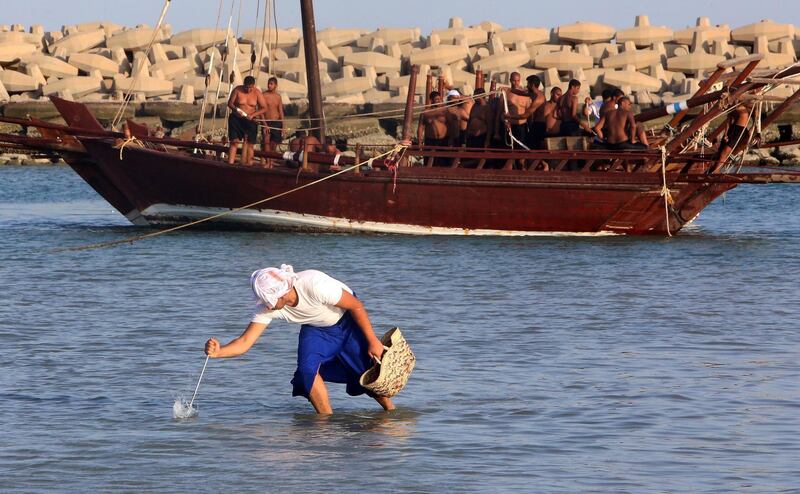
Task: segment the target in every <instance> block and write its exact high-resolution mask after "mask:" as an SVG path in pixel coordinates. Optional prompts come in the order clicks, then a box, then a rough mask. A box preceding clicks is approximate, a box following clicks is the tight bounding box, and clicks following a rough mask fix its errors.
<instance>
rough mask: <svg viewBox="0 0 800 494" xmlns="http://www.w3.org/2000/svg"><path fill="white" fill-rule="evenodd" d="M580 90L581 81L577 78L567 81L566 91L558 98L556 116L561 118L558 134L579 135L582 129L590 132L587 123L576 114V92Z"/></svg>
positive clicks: (581, 133) (590, 129)
mask: <svg viewBox="0 0 800 494" xmlns="http://www.w3.org/2000/svg"><path fill="white" fill-rule="evenodd" d="M580 91H581V82H580V81H578V80H577V79H572V80H571V81H569V86H568V88H567V92H566V93H564V94H563V95H562V96H561V99H559V100H558V106H557V107H556V118H558V119H559V120H561V125H560V128H559V132H558V134H559V135H561V136H567V137H569V136H581V135H583V132H582V130H583V131H586V132H588V133H591V132H592V128H591V127H589V124H587V123H586V122H582V121H581V117H580V116H579V115H578V93H579V92H580Z"/></svg>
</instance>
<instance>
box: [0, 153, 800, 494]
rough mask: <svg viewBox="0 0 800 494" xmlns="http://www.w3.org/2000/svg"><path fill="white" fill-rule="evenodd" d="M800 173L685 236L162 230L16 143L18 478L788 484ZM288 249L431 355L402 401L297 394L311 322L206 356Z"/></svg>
mask: <svg viewBox="0 0 800 494" xmlns="http://www.w3.org/2000/svg"><path fill="white" fill-rule="evenodd" d="M799 206H800V187H797V186H791V185H770V186H749V187H740V188H738V189H736V190H734V191H732V192H730V193H728V194H727V196H726V198H725V200H724V201H722V200H719V201H718V202H716V203H714V204H712V205H711V206H710V207H709V208H708V209H706V210H705V211H704V212H703V213H702V214H701V216H700V217H699V218H698V220H697V221H696V222H695V223H694V224H693V225H691V226H690V227H688V228H687V229H686V230H684V232H683V233H682V234H681V235H680V236H677V237H674V238H671V239H666V238H625V237H598V238H563V237H562V238H547V237H545V238H538V237H537V238H441V237H439V238H430V237H402V236H345V235H301V234H275V233H258V232H242V233H236V232H226V233H219V232H207V231H182V232H176V233H174V234H170V235H166V236H163V237H157V238H154V239H151V240H147V241H144V242H139V243H136V244H134V245H130V246H123V247H119V248H115V249H108V250H100V251H88V252H78V253H53V252H52V249H53V248H57V247H64V246H76V245H82V244H88V243H94V242H99V241H104V240H113V239H117V238H120V237H121V236H127V235H132V234H135V233H139V232H142V231H144V230H140V229H137V228H134V227H132V226H131V225H129V224H128V222H127V221H126V220H125V219H124V218H123V217H122V216H121V215H119V214H118V213H116V212H115V211H114V210H113V209H112V208H111V207H110V206H108V205H107V204H106V203H105V202H103V201H102V200H101V199H99V198H98V197H97V196H96V195H95V194H94V192H93V191H92V190H91V189H90V188H89V187H88V186H86V185H85V184H84V183H83V182H82V181H81V180H80V179H79V178H78V177H77V176H75V175H74V174H73V173H72V172H71V171H70V170H69V169H68V168H65V167H42V168H19V167H17V168H15V167H3V168H0V280H2V282H3V287H4V294H3V297H2V303H0V345H1V346H2V348H3V357H2V359H0V424H2V425H3V435H2V439H0V491H2V492H12V491H19V492H29V491H77V490H81V491H87V490H89V491H95V490H100V491H143V490H144V491H147V490H159V491H169V492H174V491H185V490H194V491H210V492H218V491H221V490H223V489H225V490H233V491H236V492H253V491H257V492H263V491H265V490H266V491H269V492H272V491H289V492H294V491H300V490H308V491H321V490H326V491H332V492H342V491H344V492H354V491H359V492H363V491H414V492H444V491H447V492H463V491H482V492H486V491H489V492H512V491H519V490H521V489H523V490H524V491H539V492H714V493H717V492H730V491H746V492H779V491H789V490H793V489H797V487H798V485H800V475H798V473H797V471H798V468H797V465H798V464H800V442H799V441H798V439H797V430H798V429H800V418H799V417H800V379H799V378H800V364H799V363H798V351H800V331H799V329H800V328H798V325H799V323H798V316H800V308H799V307H800V295H798V289H799V288H800V283H798V281H800V215H798V214H797V211H798V207H799ZM282 262H287V263H290V264H293V265H294V266H295V268H296V269H304V268H312V267H313V268H317V269H321V270H324V271H327V272H328V273H330V274H331V275H333V276H335V277H337V278H339V279H342V280H343V281H345V282H346V283H348V284H349V285H350V286H351V287H353V288H355V289H356V290H357V291H358V293H359V295H360V296H362V297H363V298H364V299H365V300H366V303H367V307H368V309H369V311H370V314H371V317H372V319H373V322H374V323H375V326H376V328H379V329H380V330H385V329H388V328H389V327H391V326H392V325H398V326H400V327H401V328H402V329H403V331H404V333H405V334H406V336H407V338H408V339H409V341H410V342H411V344H412V346H413V348H414V351H415V353H416V354H417V358H418V362H417V367H416V369H415V371H414V374H413V375H412V377H411V380H410V382H409V386H408V387H407V388H406V390H404V391H403V393H401V395H399V396H398V397H397V399H396V400H395V401H396V403H397V405H398V410H396V411H394V412H392V413H384V412H382V411H379V410H378V408H377V405H376V404H375V403H374V402H372V401H371V400H370V399H368V398H364V397H360V398H350V397H347V396H346V395H345V393H344V390H343V388H342V387H341V386H339V385H332V386H331V395H332V401H333V406H334V408H335V409H336V414H335V415H334V416H333V417H330V418H327V419H321V418H318V417H316V416H314V414H313V413H312V410H311V408H310V406H309V405H308V403H307V402H305V401H304V400H303V399H301V398H292V397H291V388H290V385H289V379H290V378H291V375H292V372H293V365H294V358H295V350H296V338H297V333H298V328H296V327H292V326H288V325H281V324H275V325H274V327H272V328H270V329H269V331H268V332H267V333H266V334H265V335H264V336H262V338H261V340H260V341H259V342H258V343H257V344H256V346H255V347H254V348H253V350H251V352H250V353H248V354H247V355H245V356H243V357H241V358H239V359H233V360H225V361H211V362H209V365H208V368H207V369H206V373H205V375H204V377H203V382H202V384H201V386H200V389H199V392H198V395H197V398H196V403H198V405H199V408H200V409H201V410H202V412H201V413H200V415H199V416H198V417H196V418H194V419H191V420H182V421H176V420H173V419H172V407H171V405H172V404H173V399H174V397H175V396H176V395H177V394H183V396H191V393H192V392H193V390H194V386H195V384H196V383H197V378H198V376H199V373H200V370H201V368H202V365H203V361H204V355H203V353H202V347H203V343H204V342H205V340H206V339H207V338H208V337H210V336H216V337H218V338H220V339H223V340H228V339H230V338H233V337H235V336H237V335H238V334H239V332H241V330H242V329H243V328H244V326H245V325H246V324H247V321H248V316H249V315H250V311H251V310H252V308H253V307H252V302H251V299H250V295H249V293H248V290H249V288H248V275H249V273H250V272H251V271H252V270H253V269H256V268H258V267H262V266H265V265H271V264H272V265H274V264H280V263H282Z"/></svg>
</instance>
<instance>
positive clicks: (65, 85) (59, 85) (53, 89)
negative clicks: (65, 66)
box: [42, 76, 103, 98]
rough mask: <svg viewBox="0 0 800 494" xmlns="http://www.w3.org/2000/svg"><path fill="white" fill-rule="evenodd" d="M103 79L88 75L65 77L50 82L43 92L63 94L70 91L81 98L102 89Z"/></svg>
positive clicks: (46, 93)
mask: <svg viewBox="0 0 800 494" xmlns="http://www.w3.org/2000/svg"><path fill="white" fill-rule="evenodd" d="M102 83H103V79H100V78H97V77H90V76H89V77H87V76H73V77H65V78H64V79H61V80H58V81H53V82H50V83H48V84H47V85H45V86H44V87H43V88H42V94H44V95H45V96H50V95H51V94H62V93H64V92H66V91H68V92H69V93H70V94H71V95H72V96H73V97H75V98H81V97H83V96H86V95H87V94H91V93H96V92H98V91H100V88H101V85H102Z"/></svg>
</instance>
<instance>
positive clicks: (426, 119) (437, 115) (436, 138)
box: [417, 91, 453, 147]
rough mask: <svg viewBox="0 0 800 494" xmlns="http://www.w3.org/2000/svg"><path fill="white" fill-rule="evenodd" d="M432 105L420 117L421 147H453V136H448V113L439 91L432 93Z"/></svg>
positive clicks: (419, 136) (419, 139)
mask: <svg viewBox="0 0 800 494" xmlns="http://www.w3.org/2000/svg"><path fill="white" fill-rule="evenodd" d="M430 104H431V105H432V106H431V107H430V108H428V109H426V110H425V111H423V112H422V115H420V116H419V127H417V140H418V141H419V143H420V145H421V146H422V145H424V146H437V147H446V146H450V145H452V144H453V142H452V136H450V135H448V134H449V132H448V130H449V129H448V120H449V118H448V111H447V108H445V107H443V106H442V96H441V95H440V94H439V92H438V91H433V92H432V93H431V95H430Z"/></svg>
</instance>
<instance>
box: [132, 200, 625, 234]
mask: <svg viewBox="0 0 800 494" xmlns="http://www.w3.org/2000/svg"><path fill="white" fill-rule="evenodd" d="M226 211H230V209H224V208H206V207H197V206H180V205H172V204H163V203H162V204H153V205H152V206H150V207H148V208H147V209H145V210H144V211H142V212H141V216H140V217H139V218H137V219H142V217H143V219H146V220H147V224H150V225H175V224H180V223H183V222H188V221H193V220H199V219H202V218H207V217H209V216H213V215H215V214H220V213H224V212H226ZM129 219H130V217H129ZM214 221H215V222H225V223H238V224H242V225H251V226H259V225H261V226H266V227H273V228H278V229H299V230H302V229H308V230H322V231H330V232H371V233H396V234H404V235H476V236H488V235H494V236H604V235H616V234H615V233H613V232H609V231H603V232H527V231H517V230H489V229H478V230H470V229H466V228H446V227H436V226H434V227H425V226H418V225H408V224H397V223H380V222H376V221H353V220H348V219H345V218H332V217H328V216H317V215H311V214H302V213H290V212H287V211H278V210H275V209H261V210H255V209H244V210H241V211H236V212H235V213H229V214H226V215H225V216H222V217H220V218H219V219H216V220H214ZM137 224H139V223H137Z"/></svg>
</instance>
